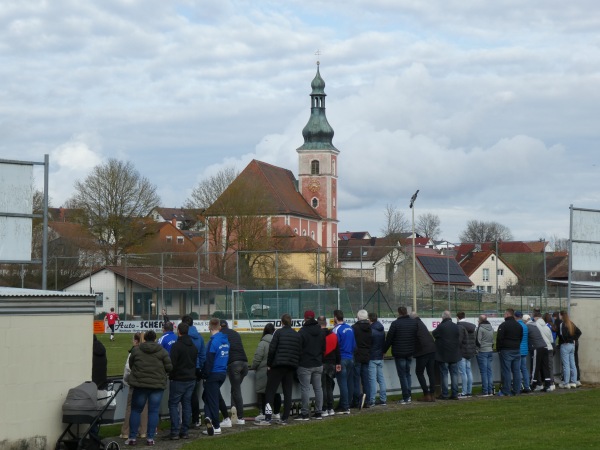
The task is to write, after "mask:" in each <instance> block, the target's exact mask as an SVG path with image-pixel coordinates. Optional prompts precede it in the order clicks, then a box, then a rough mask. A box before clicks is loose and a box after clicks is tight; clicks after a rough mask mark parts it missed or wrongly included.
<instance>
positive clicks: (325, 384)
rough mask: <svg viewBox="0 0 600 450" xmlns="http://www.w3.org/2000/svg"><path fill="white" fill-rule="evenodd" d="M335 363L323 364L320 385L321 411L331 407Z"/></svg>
mask: <svg viewBox="0 0 600 450" xmlns="http://www.w3.org/2000/svg"><path fill="white" fill-rule="evenodd" d="M334 378H335V364H331V363H325V364H323V374H322V375H321V386H322V389H323V411H329V410H330V409H333V389H334V388H335V380H334Z"/></svg>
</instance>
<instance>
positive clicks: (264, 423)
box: [254, 419, 271, 427]
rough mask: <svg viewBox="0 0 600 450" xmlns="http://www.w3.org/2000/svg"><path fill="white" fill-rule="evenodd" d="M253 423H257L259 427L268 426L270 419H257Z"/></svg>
mask: <svg viewBox="0 0 600 450" xmlns="http://www.w3.org/2000/svg"><path fill="white" fill-rule="evenodd" d="M254 424H255V425H258V426H259V427H268V426H270V425H271V421H270V420H265V419H263V420H258V421H255V422H254Z"/></svg>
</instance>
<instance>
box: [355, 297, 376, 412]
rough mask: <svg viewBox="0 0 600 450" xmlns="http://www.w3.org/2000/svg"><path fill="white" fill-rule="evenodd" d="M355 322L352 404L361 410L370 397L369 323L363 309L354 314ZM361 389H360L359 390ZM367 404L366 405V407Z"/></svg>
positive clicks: (366, 313)
mask: <svg viewBox="0 0 600 450" xmlns="http://www.w3.org/2000/svg"><path fill="white" fill-rule="evenodd" d="M356 319H357V322H356V323H355V324H353V325H352V331H353V332H354V340H355V341H356V347H355V348H354V398H353V401H352V403H353V404H354V405H356V406H357V407H358V409H362V408H363V406H364V405H365V400H366V399H367V398H370V397H371V394H370V389H371V382H370V381H369V361H370V359H371V340H372V337H371V323H370V322H369V313H368V312H367V311H365V310H364V309H361V310H359V311H358V312H357V313H356ZM361 388H362V389H361ZM368 406H369V404H368V403H367V407H368Z"/></svg>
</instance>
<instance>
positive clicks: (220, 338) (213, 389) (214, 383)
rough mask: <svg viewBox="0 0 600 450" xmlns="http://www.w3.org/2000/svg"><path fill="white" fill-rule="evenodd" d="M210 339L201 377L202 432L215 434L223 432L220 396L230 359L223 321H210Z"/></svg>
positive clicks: (214, 319) (210, 434) (215, 319)
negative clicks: (204, 426) (220, 415)
mask: <svg viewBox="0 0 600 450" xmlns="http://www.w3.org/2000/svg"><path fill="white" fill-rule="evenodd" d="M208 330H209V331H210V340H209V341H208V345H207V346H206V360H205V362H204V367H203V368H202V372H201V377H202V378H203V379H204V390H203V392H202V400H204V424H205V425H206V430H204V431H203V432H202V434H207V435H208V436H213V435H215V434H221V427H220V426H219V425H220V422H219V397H220V395H221V385H222V384H223V382H224V381H225V378H226V377H227V362H228V360H229V340H228V339H227V335H225V334H224V333H221V332H220V331H221V322H220V321H219V319H217V318H214V317H213V318H212V319H210V322H209V323H208Z"/></svg>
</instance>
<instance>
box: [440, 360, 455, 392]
mask: <svg viewBox="0 0 600 450" xmlns="http://www.w3.org/2000/svg"><path fill="white" fill-rule="evenodd" d="M439 364H440V372H441V374H442V379H441V381H440V386H441V388H442V397H446V398H447V397H448V372H450V387H451V389H452V397H458V363H457V362H455V363H445V362H439Z"/></svg>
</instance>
